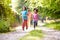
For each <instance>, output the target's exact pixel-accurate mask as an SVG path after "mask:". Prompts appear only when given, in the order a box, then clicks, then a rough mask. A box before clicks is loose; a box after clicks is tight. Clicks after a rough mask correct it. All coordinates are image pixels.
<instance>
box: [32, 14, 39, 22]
mask: <svg viewBox="0 0 60 40" xmlns="http://www.w3.org/2000/svg"><path fill="white" fill-rule="evenodd" d="M33 21H38V14H35V13H34V14H33Z"/></svg>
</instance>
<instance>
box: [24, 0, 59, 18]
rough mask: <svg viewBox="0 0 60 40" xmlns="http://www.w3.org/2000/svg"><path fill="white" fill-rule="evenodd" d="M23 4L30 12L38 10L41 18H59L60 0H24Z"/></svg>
mask: <svg viewBox="0 0 60 40" xmlns="http://www.w3.org/2000/svg"><path fill="white" fill-rule="evenodd" d="M25 1H26V2H25V4H24V5H27V6H28V7H29V8H31V10H33V9H34V8H35V7H37V8H38V10H39V13H40V14H41V15H42V16H48V17H51V18H60V13H59V12H60V0H25Z"/></svg>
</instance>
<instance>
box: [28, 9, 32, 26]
mask: <svg viewBox="0 0 60 40" xmlns="http://www.w3.org/2000/svg"><path fill="white" fill-rule="evenodd" d="M28 24H29V27H30V26H31V24H32V13H31V10H30V9H28Z"/></svg>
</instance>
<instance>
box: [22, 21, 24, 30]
mask: <svg viewBox="0 0 60 40" xmlns="http://www.w3.org/2000/svg"><path fill="white" fill-rule="evenodd" d="M24 27H25V20H24V21H23V24H22V29H23V30H24Z"/></svg>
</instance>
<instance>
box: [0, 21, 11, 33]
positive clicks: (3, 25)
mask: <svg viewBox="0 0 60 40" xmlns="http://www.w3.org/2000/svg"><path fill="white" fill-rule="evenodd" d="M9 25H10V24H9V23H8V21H5V20H0V33H3V32H4V33H5V32H9V31H10V29H9Z"/></svg>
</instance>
